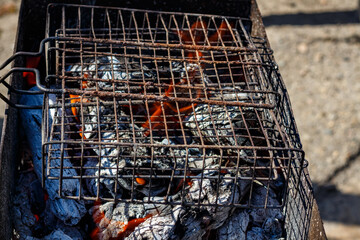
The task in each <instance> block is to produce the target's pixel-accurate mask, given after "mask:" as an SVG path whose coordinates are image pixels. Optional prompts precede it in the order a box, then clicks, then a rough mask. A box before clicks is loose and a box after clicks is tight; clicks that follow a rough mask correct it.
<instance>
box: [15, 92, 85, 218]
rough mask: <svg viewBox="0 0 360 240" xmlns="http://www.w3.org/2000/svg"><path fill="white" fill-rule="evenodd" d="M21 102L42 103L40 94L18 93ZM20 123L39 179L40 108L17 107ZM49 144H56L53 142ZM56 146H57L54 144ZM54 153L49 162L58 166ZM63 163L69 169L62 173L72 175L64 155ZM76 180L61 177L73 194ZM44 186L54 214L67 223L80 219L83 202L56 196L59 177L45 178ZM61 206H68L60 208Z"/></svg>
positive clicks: (40, 155) (68, 190) (78, 186)
mask: <svg viewBox="0 0 360 240" xmlns="http://www.w3.org/2000/svg"><path fill="white" fill-rule="evenodd" d="M31 90H32V91H37V90H38V89H37V87H34V88H32V89H31ZM20 103H21V104H25V105H26V104H27V105H42V103H43V96H42V95H22V96H21V98H20ZM20 113H21V118H22V121H21V122H22V126H23V129H24V131H25V135H26V137H27V140H28V143H29V146H30V149H31V151H32V156H33V164H34V170H35V173H36V175H37V176H38V178H39V179H42V170H41V169H42V139H41V122H42V112H41V110H40V109H31V110H30V109H24V110H21V112H20ZM53 147H56V146H54V145H53ZM57 147H58V149H60V146H57ZM54 156H56V157H57V159H55V160H54V161H53V162H52V166H57V167H59V166H60V162H59V161H60V160H59V157H60V152H59V151H58V152H57V153H54ZM63 166H64V167H69V168H70V169H65V170H64V173H63V175H64V176H75V175H76V172H75V170H74V169H71V168H72V164H71V162H70V161H69V160H68V159H66V158H64V162H63ZM52 174H53V176H57V177H59V176H60V175H59V174H60V171H59V170H53V171H52ZM79 188H80V184H79V181H78V180H76V179H66V180H64V181H63V192H64V193H68V194H71V195H74V194H76V193H78V192H79ZM45 189H46V191H47V192H48V194H49V198H50V199H51V201H54V203H53V206H54V208H53V209H52V210H53V211H54V214H55V215H57V217H58V218H60V219H61V220H63V221H64V222H66V223H67V224H77V223H78V222H79V221H80V219H81V218H82V217H83V216H84V215H85V213H86V209H85V206H84V204H83V203H82V202H81V201H75V200H69V199H68V200H66V201H65V200H64V199H62V200H60V199H59V198H58V191H59V181H58V180H48V179H46V180H45ZM63 210H70V211H67V212H64V211H63Z"/></svg>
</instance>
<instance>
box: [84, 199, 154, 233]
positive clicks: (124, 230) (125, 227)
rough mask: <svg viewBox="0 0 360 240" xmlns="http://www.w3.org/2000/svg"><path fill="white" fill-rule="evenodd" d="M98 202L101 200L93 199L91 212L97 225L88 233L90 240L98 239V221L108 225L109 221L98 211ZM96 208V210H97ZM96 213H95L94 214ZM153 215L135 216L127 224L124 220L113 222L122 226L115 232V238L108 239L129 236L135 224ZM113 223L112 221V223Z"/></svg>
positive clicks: (99, 229) (137, 224)
mask: <svg viewBox="0 0 360 240" xmlns="http://www.w3.org/2000/svg"><path fill="white" fill-rule="evenodd" d="M100 204H101V202H100V201H99V200H98V201H95V203H94V213H93V220H94V222H95V223H96V225H97V227H96V228H95V229H94V230H93V231H92V232H91V234H90V238H91V239H92V240H98V239H100V233H101V232H100V231H101V228H100V227H99V224H100V222H102V225H105V226H108V225H109V224H110V223H111V220H109V219H107V218H106V216H105V214H104V213H103V212H102V211H100ZM97 210H98V211H97ZM95 213H97V214H95ZM152 216H153V215H151V214H148V215H146V216H145V217H143V218H135V219H132V220H130V221H129V222H128V223H127V224H125V223H124V222H120V221H118V222H116V223H115V224H116V225H118V226H120V228H122V230H120V231H119V232H118V233H117V236H116V237H115V238H110V239H124V238H126V237H127V236H129V235H130V234H131V233H132V232H133V231H134V230H135V228H136V227H137V226H139V225H140V224H141V223H143V222H145V221H146V219H148V218H150V217H152ZM112 224H113V223H112Z"/></svg>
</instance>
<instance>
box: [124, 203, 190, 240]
mask: <svg viewBox="0 0 360 240" xmlns="http://www.w3.org/2000/svg"><path fill="white" fill-rule="evenodd" d="M183 211H184V209H183V207H181V206H176V207H174V208H172V207H171V206H166V208H165V209H163V210H162V211H161V212H160V213H159V214H156V215H155V216H152V217H150V218H148V219H147V220H146V221H145V222H143V223H141V224H140V225H139V226H137V227H136V228H135V229H134V231H133V232H132V233H131V234H130V235H129V236H128V237H127V238H126V239H128V240H140V239H144V240H145V239H174V238H175V239H176V237H175V236H174V230H175V227H176V222H177V221H178V218H179V215H180V214H181V212H183Z"/></svg>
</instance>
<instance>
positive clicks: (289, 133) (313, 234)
mask: <svg viewBox="0 0 360 240" xmlns="http://www.w3.org/2000/svg"><path fill="white" fill-rule="evenodd" d="M22 9H23V7H22ZM21 16H22V15H20V18H21ZM251 21H252V26H251V28H252V29H253V30H252V36H256V37H261V38H262V39H260V40H259V41H258V42H257V43H256V41H254V44H255V45H256V44H257V47H256V49H258V48H260V49H261V52H262V53H259V54H260V57H259V58H258V59H262V61H263V62H262V63H261V64H258V63H257V64H256V66H258V67H267V65H266V63H264V60H263V59H264V58H263V56H265V57H268V56H270V57H271V59H270V60H271V61H273V59H272V52H271V51H270V49H269V45H268V41H267V39H266V33H265V30H264V27H263V25H262V21H261V15H260V13H259V11H258V8H257V5H256V2H255V1H254V0H253V1H252V13H251ZM220 24H221V23H220ZM188 28H191V23H190V22H189V24H188ZM230 29H232V28H230ZM179 30H180V29H179ZM248 30H249V29H248ZM110 35H111V34H110ZM18 38H19V37H18ZM20 39H22V38H20ZM79 39H81V38H79ZM22 40H23V39H22ZM264 40H265V41H264ZM82 41H83V43H87V42H88V43H90V44H94V45H95V44H98V43H96V41H97V40H95V41H94V39H91V40H89V39H87V40H84V39H83V40H82ZM60 42H61V41H60ZM62 43H65V44H67V42H66V41H65V40H63V42H62ZM123 43H125V42H123ZM106 44H108V46H110V45H116V43H115V42H111V41H110V42H107V43H106ZM152 44H153V43H152V42H150V44H149V43H147V45H148V46H149V45H152ZM164 44H165V45H164ZM264 44H265V45H264ZM130 45H131V44H130ZM161 45H162V47H163V48H167V47H168V46H167V45H166V43H161ZM177 46H179V45H177ZM260 46H261V47H260ZM132 47H134V48H135V47H143V46H139V44H138V42H135V44H133V45H132ZM149 47H150V46H149ZM222 47H224V48H222V49H221V48H217V46H212V44H210V46H205V47H204V45H201V46H197V45H196V44H195V45H187V46H185V47H184V48H181V51H183V52H184V53H185V51H193V52H194V53H195V55H196V58H194V59H186V57H184V58H185V59H181V61H184V62H195V63H199V64H200V65H201V63H202V61H203V62H204V63H207V64H209V63H214V59H211V58H210V59H200V58H199V55H198V53H197V51H204V50H205V51H207V52H211V51H216V50H218V51H221V50H225V49H226V48H227V50H226V51H236V50H239V56H240V57H239V59H246V58H245V57H246V54H248V55H251V54H254V53H253V52H254V51H251V50H252V49H253V48H252V47H247V48H246V47H245V48H243V47H238V46H236V47H235V48H236V49H235V48H234V47H233V46H227V45H225V46H222ZM216 48H217V49H216ZM231 48H232V49H231ZM63 49H64V48H62V49H61V48H56V47H54V48H53V49H52V51H60V52H61V51H62V52H65V51H64V50H63ZM16 50H24V49H23V48H22V47H19V46H18V47H17V48H16ZM26 50H30V49H29V48H27V49H26ZM31 50H34V49H31ZM77 50H79V48H78V49H77ZM226 51H223V52H226ZM244 52H246V54H243V53H244ZM264 53H265V55H264ZM241 54H243V55H241ZM255 54H258V53H256V51H255ZM104 55H106V54H104ZM258 56H259V55H258ZM144 59H145V58H144ZM255 59H256V58H255ZM177 60H179V59H177ZM235 62H236V61H234V62H233V63H235ZM242 64H249V65H252V64H253V63H251V62H246V61H245V62H244V63H242ZM272 67H275V68H276V66H272ZM275 70H276V69H275ZM58 79H60V80H61V81H64V82H66V81H67V80H68V79H67V78H65V77H61V76H60V77H59V76H58ZM81 79H82V78H80V79H77V78H76V77H72V81H73V82H76V81H79V80H81ZM92 80H94V81H95V82H96V81H98V82H99V79H92ZM188 80H189V79H188ZM137 83H139V82H137ZM280 83H281V84H282V80H281V79H280ZM276 84H279V83H276ZM276 84H275V85H276ZM281 84H280V85H281ZM12 85H13V86H16V87H19V85H17V83H14V82H13V83H12ZM20 85H21V84H20ZM171 85H173V86H176V88H179V89H182V91H183V90H184V89H185V90H187V91H189V90H190V89H191V90H193V91H195V92H196V91H198V90H200V91H202V93H203V94H205V93H207V91H214V87H210V86H205V87H204V86H201V85H200V86H196V85H195V86H187V84H184V85H183V84H178V85H176V82H175V85H174V83H172V84H171V82H170V83H165V84H163V83H159V84H158V83H157V84H154V86H156V87H160V89H162V91H160V93H159V94H158V95H153V96H156V98H153V99H143V98H140V100H138V98H134V99H131V100H130V99H129V98H128V97H129V96H126V95H118V97H119V96H121V97H122V98H125V99H126V98H127V99H128V100H125V102H124V101H123V102H122V103H121V102H120V103H119V104H122V105H123V106H126V105H130V102H131V103H134V105H136V104H139V102H136V101H148V105H149V104H150V106H151V104H153V103H156V102H162V109H163V111H164V107H163V106H164V102H171V101H176V100H177V99H174V98H172V99H171V100H167V99H166V97H165V98H164V96H163V95H164V93H165V92H166V90H168V89H169V87H170V86H171ZM140 86H142V88H145V87H147V86H146V85H142V84H140ZM154 86H149V87H154ZM230 86H231V85H230ZM239 86H241V87H243V86H244V85H241V84H239ZM245 86H246V85H245ZM248 87H249V89H248V90H249V92H248V93H251V94H252V95H269V96H270V95H273V96H277V97H279V96H278V91H279V89H278V88H277V87H275V88H274V89H271V90H269V89H266V90H260V91H259V90H254V88H255V87H253V86H252V84H250V85H248ZM272 87H274V84H273V86H272ZM19 88H21V86H20V87H19ZM138 88H139V87H138ZM131 89H132V88H131ZM135 89H136V87H135ZM140 89H141V87H140ZM62 90H64V91H63V93H61V94H62V95H63V96H64V97H65V96H67V98H66V97H65V98H64V99H62V103H61V104H62V105H58V104H54V105H52V106H53V107H55V108H59V107H60V108H63V109H70V110H71V109H72V107H78V109H84V108H88V107H89V106H90V107H91V102H90V103H83V102H82V101H81V102H78V103H71V100H70V98H69V94H68V93H69V92H70V93H73V94H74V95H77V94H79V95H84V90H83V89H81V88H77V89H76V88H73V89H65V88H64V89H62ZM283 90H284V87H283V89H281V91H283ZM66 91H68V92H66ZM71 91H74V92H71ZM132 91H134V90H132ZM262 91H263V92H262ZM103 93H105V96H112V97H116V93H115V94H114V93H106V91H105V92H104V91H103ZM162 93H163V94H162ZM235 93H237V92H235ZM96 94H97V92H93V96H91V97H90V96H86V94H85V95H84V97H88V98H90V99H91V98H92V97H94V96H95V97H94V98H95V99H96V98H98V99H101V98H100V95H96ZM283 94H284V96H285V99H286V98H288V96H287V93H286V92H285V93H283ZM137 96H140V94H137ZM191 96H192V94H188V97H190V101H188V100H186V101H183V102H181V101H180V102H179V103H178V104H184V103H187V104H189V105H191V106H192V108H194V107H196V104H200V103H202V102H201V101H200V102H199V101H198V98H194V97H193V98H192V99H191ZM209 96H211V95H209ZM235 96H236V94H235ZM284 96H283V95H281V96H280V99H282V100H283V99H284ZM84 97H82V98H84ZM74 99H77V97H75V98H74ZM254 99H256V98H254ZM254 99H251V104H253V105H251V106H250V107H252V108H255V109H257V110H256V111H257V112H258V113H259V114H258V115H257V116H256V117H255V119H256V121H258V122H263V121H268V119H267V117H268V116H267V115H268V114H264V112H267V111H270V112H271V114H270V115H271V119H272V120H273V126H275V129H277V130H276V131H278V132H279V133H280V132H281V133H283V134H284V136H286V137H288V139H287V138H286V141H288V143H289V146H290V147H288V148H283V149H282V150H283V151H286V152H288V151H293V150H297V149H301V145H299V143H300V141H299V139H298V136H297V130H296V125H294V123H292V121H293V117H292V113H291V112H289V109H288V108H287V107H290V105H289V106H287V107H286V108H283V109H281V111H287V113H286V114H285V115H286V116H282V114H281V113H278V112H275V113H274V112H273V108H274V106H271V105H269V106H268V107H267V108H264V106H265V105H264V104H263V105H258V106H256V104H259V103H254ZM268 99H269V97H268ZM205 100H207V102H205V103H206V104H214V103H216V102H209V101H208V100H209V99H205ZM151 101H153V102H151ZM15 102H16V101H15ZM97 102H99V101H95V103H96V104H95V105H93V106H98V105H97ZM110 102H111V103H112V104H113V103H115V104H117V103H118V101H113V100H112V101H110ZM229 102H230V101H229ZM242 104H243V103H241V104H234V105H240V106H241V105H242ZM229 105H231V103H230V104H229ZM223 106H227V104H226V103H225V104H223ZM256 107H258V108H256ZM177 109H179V108H178V107H177ZM290 111H291V107H290ZM176 112H177V113H176V114H175V116H176V117H177V118H179V119H181V118H182V117H184V115H182V114H179V113H178V111H176ZM289 113H290V116H289ZM9 115H10V117H11V118H12V121H11V122H12V123H13V122H16V118H17V117H16V116H17V114H16V111H15V110H14V109H13V110H10V112H9ZM242 116H243V117H242V118H246V117H245V116H244V114H243V115H242ZM264 116H266V117H264ZM64 117H65V116H64ZM65 118H66V117H65ZM70 118H74V116H70ZM81 118H82V119H83V116H81ZM150 118H151V116H148V119H150ZM274 119H275V120H274ZM289 119H290V122H291V124H293V125H291V124H290V125H286V124H284V123H288V121H287V120H289ZM164 120H165V121H166V118H165V119H164ZM213 121H214V120H213ZM144 122H145V121H144ZM5 123H6V120H5ZM60 123H61V121H60ZM261 124H262V123H261ZM4 125H6V127H5V128H4V129H5V131H4V134H3V137H2V144H1V146H2V149H4V147H6V149H10V150H9V151H8V152H7V153H4V152H3V153H2V159H1V163H2V166H10V167H11V164H13V163H14V161H13V160H14V159H16V156H15V155H14V153H15V152H16V151H12V150H11V149H14V147H16V145H17V143H16V142H17V133H16V132H17V131H13V129H12V128H13V125H12V124H11V126H10V125H9V124H4ZM73 125H74V126H77V127H78V126H79V124H73ZM80 125H83V126H84V124H83V123H82V124H80ZM60 126H61V124H60ZM65 126H67V125H64V127H65ZM294 126H295V127H294ZM283 127H285V128H283ZM150 128H151V127H150ZM153 130H154V131H159V132H160V131H164V129H163V130H159V129H156V128H155V129H153ZM247 130H250V129H247ZM165 131H166V130H165ZM266 131H268V130H267V129H266V127H265V128H264V129H262V132H263V133H264V132H266ZM75 133H76V134H77V137H78V138H79V135H80V134H79V133H81V131H79V129H77V130H75ZM7 134H8V135H7ZM249 135H251V134H249ZM275 135H276V134H275ZM278 135H279V134H278ZM258 137H259V136H258ZM80 138H81V141H82V142H81V143H80V145H81V144H83V146H86V144H84V143H83V142H84V141H83V140H84V139H82V137H80ZM7 139H13V140H14V141H15V142H10V141H9V142H6V141H7ZM259 139H262V140H269V139H267V138H266V136H265V135H264V134H263V135H262V136H260V137H259ZM78 140H79V139H78ZM271 140H273V141H275V142H278V141H279V140H278V139H277V138H276V137H275V138H273V139H271ZM53 143H60V144H61V143H63V142H61V141H58V142H56V141H54V142H53ZM73 143H75V144H79V142H76V141H75V142H70V144H73ZM88 145H89V144H88ZM98 145H99V146H101V145H103V144H102V143H100V141H99V143H98ZM109 145H116V144H109ZM124 146H126V144H124ZM143 146H146V145H143ZM148 146H150V147H156V146H158V145H148ZM178 147H185V148H186V147H189V146H186V145H184V146H178ZM197 147H204V149H206V148H211V147H213V146H210V147H207V146H201V145H198V146H197ZM214 147H215V148H217V149H223V150H224V149H226V148H227V147H223V146H220V147H219V146H214ZM91 148H93V146H91ZM100 148H101V147H100ZM241 148H242V147H235V148H234V149H235V151H237V152H238V151H239V149H241ZM243 148H244V149H247V147H246V146H245V147H243ZM82 149H85V148H84V147H83V148H82ZM250 149H252V150H253V151H255V152H256V151H260V150H265V151H268V152H269V153H270V152H272V151H277V150H279V149H276V148H273V147H270V148H263V147H258V146H255V144H253V145H252V146H250ZM80 150H81V147H80ZM300 152H301V151H300ZM287 154H288V153H286V154H285V158H283V159H285V160H286V159H287V158H288V156H289V155H287ZM301 155H302V152H301ZM93 157H97V158H98V159H99V156H97V155H93ZM269 159H270V158H269ZM302 159H303V156H302V157H300V158H298V160H295V161H294V162H295V163H294V166H297V168H295V169H292V171H293V172H292V173H291V174H292V175H291V176H292V178H291V180H294V181H290V189H289V191H290V192H292V193H291V194H292V195H289V196H290V201H289V203H290V204H288V206H287V208H288V209H290V208H291V207H297V211H290V212H289V213H288V214H287V215H290V216H291V217H292V219H295V221H293V222H291V221H288V222H287V223H286V228H287V230H288V231H289V232H291V234H294V235H290V237H289V239H307V236H305V235H304V234H305V233H307V232H309V231H310V235H309V236H310V239H321V238H319V236H322V235H320V233H324V231H323V227H322V224H321V219H320V217H319V214H318V210H317V208H316V202H315V200H314V199H313V195H312V192H311V189H312V188H311V182H310V180H309V177H308V175H306V174H302V173H301V171H300V172H299V170H300V169H301V162H302ZM4 163H5V165H3V164H4ZM13 167H14V166H12V168H13ZM256 167H257V166H256V165H255V167H254V169H256ZM289 167H290V166H285V171H286V170H287V169H289ZM4 169H6V167H3V168H2V177H3V176H6V177H8V173H4V171H5V170H4ZM222 169H223V168H220V169H219V168H218V169H216V170H218V171H219V170H220V171H221V170H222ZM224 169H226V167H225V168H224ZM235 169H236V168H235ZM264 169H266V167H265V168H259V170H261V171H263V170H264ZM267 169H272V170H275V169H279V170H280V169H284V168H283V167H270V168H269V167H267ZM3 170H4V171H3ZM147 170H149V169H147ZM267 172H269V171H267ZM287 173H288V174H290V171H289V172H287ZM298 173H300V175H297V174H298ZM219 175H220V174H219ZM172 176H175V175H172ZM289 176H290V175H289ZM10 177H11V176H10ZM79 177H83V175H82V176H81V175H80V176H79ZM128 177H129V179H130V178H131V179H132V181H133V182H134V175H129V176H128ZM141 177H144V178H145V177H149V178H151V177H152V176H151V174H150V175H146V174H144V175H143V176H141ZM181 177H182V178H183V179H184V180H186V179H187V178H189V176H186V174H182V175H181ZM296 178H300V179H301V181H300V182H299V181H296ZM8 179H10V180H9V181H10V182H9V183H8V182H7V181H5V182H3V183H5V184H6V186H5V187H6V188H7V187H10V188H11V185H12V181H11V178H8ZM64 179H65V178H64ZM189 179H196V178H195V177H190V178H189ZM230 179H231V180H235V179H234V177H232V178H230ZM251 180H254V178H251ZM260 180H264V179H261V178H260ZM267 180H270V181H267V182H268V183H267V184H270V182H271V181H272V180H274V179H273V178H271V175H270V178H268V179H267ZM183 182H185V181H183ZM7 183H8V184H7ZM268 186H269V185H268ZM183 187H184V186H183ZM4 189H5V188H4ZM299 189H300V190H301V191H299V192H302V193H303V194H304V195H300V194H294V193H295V192H297V191H298V190H299ZM2 196H4V197H5V199H4V201H2V202H3V203H4V204H5V205H4V208H2V209H7V207H6V205H8V204H9V201H8V200H9V198H8V197H7V195H2ZM292 197H294V199H298V200H299V201H298V202H295V203H291V199H292ZM69 198H76V199H78V198H79V196H69ZM91 198H92V197H91ZM92 199H93V198H92ZM304 199H307V201H306V203H304ZM108 200H113V199H108ZM265 205H266V201H265ZM242 207H244V205H243V206H242ZM255 207H256V206H255ZM257 207H264V206H257ZM270 207H271V206H270ZM275 207H279V206H275ZM301 208H304V209H301ZM309 209H310V210H311V212H312V213H310V214H308V213H309ZM304 213H305V214H306V215H305V216H304V215H303V214H304ZM310 217H311V219H312V221H311V226H310V230H309V224H308V219H309V218H310ZM1 219H2V222H9V221H7V220H8V216H5V215H4V214H2V216H1ZM4 219H5V220H4ZM299 222H300V223H301V224H299ZM2 226H4V229H5V230H6V231H4V232H2V234H3V236H9V234H11V231H12V230H11V225H10V224H5V225H2ZM5 226H6V227H5ZM305 228H307V229H305ZM4 239H9V237H4Z"/></svg>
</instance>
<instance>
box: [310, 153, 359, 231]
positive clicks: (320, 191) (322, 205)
mask: <svg viewBox="0 0 360 240" xmlns="http://www.w3.org/2000/svg"><path fill="white" fill-rule="evenodd" d="M356 161H360V147H359V148H358V150H357V151H356V152H355V153H354V154H352V155H351V156H349V157H348V158H347V160H346V162H345V163H344V164H343V165H342V166H340V167H338V168H337V169H335V171H334V172H333V173H332V174H331V175H330V176H329V177H328V178H327V179H326V180H325V181H324V183H323V184H314V191H315V198H316V199H317V202H318V205H319V210H320V214H321V217H322V219H323V220H326V221H333V222H341V223H343V224H355V225H359V227H360V195H355V194H347V193H343V192H341V191H339V190H338V189H337V188H336V186H335V185H333V184H331V182H332V181H333V180H334V179H335V178H336V177H337V176H339V175H341V174H342V173H344V172H345V171H346V170H347V169H349V168H351V167H352V165H353V164H354V163H355V162H356Z"/></svg>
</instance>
